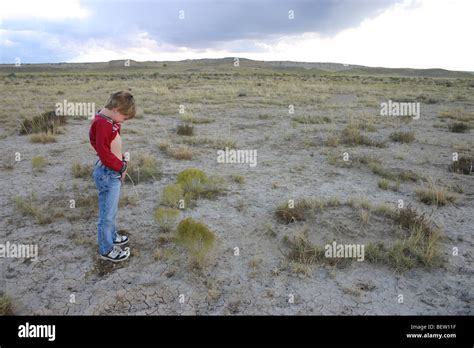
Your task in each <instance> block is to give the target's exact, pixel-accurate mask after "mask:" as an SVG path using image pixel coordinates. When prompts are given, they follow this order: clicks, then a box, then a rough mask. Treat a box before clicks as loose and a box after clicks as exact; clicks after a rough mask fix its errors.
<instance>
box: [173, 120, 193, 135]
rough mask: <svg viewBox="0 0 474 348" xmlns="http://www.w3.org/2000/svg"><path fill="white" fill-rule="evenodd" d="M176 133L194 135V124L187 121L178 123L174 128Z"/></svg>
mask: <svg viewBox="0 0 474 348" xmlns="http://www.w3.org/2000/svg"><path fill="white" fill-rule="evenodd" d="M176 133H177V134H178V135H186V136H191V135H194V126H192V125H190V124H188V123H185V124H179V125H178V127H177V130H176Z"/></svg>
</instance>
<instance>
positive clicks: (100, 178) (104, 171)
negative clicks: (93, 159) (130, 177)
mask: <svg viewBox="0 0 474 348" xmlns="http://www.w3.org/2000/svg"><path fill="white" fill-rule="evenodd" d="M93 177H94V181H95V186H96V188H97V191H98V193H99V223H98V226H97V228H98V234H97V241H98V243H99V253H101V254H102V255H106V254H108V253H109V252H110V251H112V249H113V246H114V240H115V238H116V237H117V230H116V228H115V218H116V216H117V211H118V203H119V198H120V186H121V184H122V182H121V180H120V177H121V175H120V173H119V172H116V171H114V170H112V169H109V168H107V167H105V166H104V165H103V164H102V162H100V161H97V163H96V164H95V168H94V172H93Z"/></svg>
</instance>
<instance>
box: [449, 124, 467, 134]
mask: <svg viewBox="0 0 474 348" xmlns="http://www.w3.org/2000/svg"><path fill="white" fill-rule="evenodd" d="M448 129H449V131H450V132H453V133H466V132H468V131H469V130H470V129H471V127H470V126H469V124H467V123H464V122H453V123H451V124H449V125H448Z"/></svg>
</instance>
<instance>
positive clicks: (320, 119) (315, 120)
mask: <svg viewBox="0 0 474 348" xmlns="http://www.w3.org/2000/svg"><path fill="white" fill-rule="evenodd" d="M293 120H294V121H296V122H298V123H302V124H324V123H331V121H332V120H331V119H330V118H329V117H328V116H316V115H306V116H296V117H294V118H293Z"/></svg>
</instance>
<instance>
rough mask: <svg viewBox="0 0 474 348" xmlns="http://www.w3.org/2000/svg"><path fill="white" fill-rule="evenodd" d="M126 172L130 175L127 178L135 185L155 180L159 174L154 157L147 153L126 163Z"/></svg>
mask: <svg viewBox="0 0 474 348" xmlns="http://www.w3.org/2000/svg"><path fill="white" fill-rule="evenodd" d="M127 173H128V175H129V176H130V177H128V178H127V180H130V179H131V180H132V182H133V184H135V185H136V184H139V183H143V182H148V181H150V180H153V181H156V180H158V179H159V178H160V176H161V172H160V168H159V165H158V163H157V161H156V159H155V157H153V156H152V155H148V154H143V155H140V156H138V157H137V158H136V159H132V160H131V161H130V162H129V164H128V168H127Z"/></svg>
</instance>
